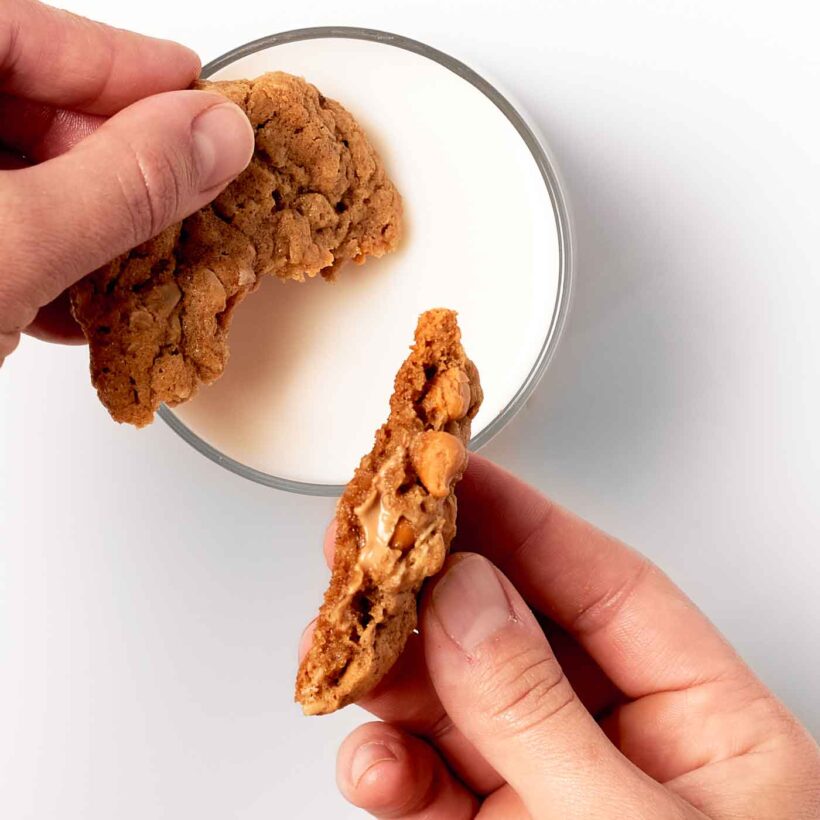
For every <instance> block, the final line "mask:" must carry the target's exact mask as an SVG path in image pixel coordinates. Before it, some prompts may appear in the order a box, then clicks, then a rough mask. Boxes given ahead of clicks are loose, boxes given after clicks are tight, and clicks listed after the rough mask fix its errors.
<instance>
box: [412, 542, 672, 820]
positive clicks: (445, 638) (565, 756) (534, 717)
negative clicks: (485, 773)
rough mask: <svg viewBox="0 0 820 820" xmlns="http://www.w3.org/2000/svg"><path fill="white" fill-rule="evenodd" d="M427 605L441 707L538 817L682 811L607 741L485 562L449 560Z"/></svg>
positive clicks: (425, 620) (529, 617) (523, 609)
mask: <svg viewBox="0 0 820 820" xmlns="http://www.w3.org/2000/svg"><path fill="white" fill-rule="evenodd" d="M425 604H426V605H425V606H424V608H423V614H422V625H423V634H424V644H425V653H426V657H427V665H428V669H429V670H430V676H431V678H432V681H433V684H434V686H435V687H436V691H437V692H438V694H439V697H440V698H441V702H442V705H443V706H444V708H445V709H446V710H447V712H448V714H449V715H450V717H451V718H452V719H453V721H454V723H455V724H456V725H457V726H458V727H459V728H460V729H461V731H462V732H463V733H464V735H465V736H466V737H467V738H468V739H469V740H470V741H471V742H473V743H474V744H475V746H476V748H477V749H478V750H479V752H481V754H482V755H483V756H484V757H485V759H486V760H487V761H488V762H489V763H490V764H492V765H493V766H494V767H495V768H496V770H497V771H498V772H499V773H500V774H501V775H502V776H503V777H504V779H505V780H506V781H507V782H508V783H509V784H510V786H512V788H513V789H514V790H515V792H516V793H517V794H518V795H519V796H520V797H521V799H522V800H523V802H524V804H525V805H526V806H527V808H528V809H529V811H530V813H531V814H532V815H533V816H534V817H536V818H550V819H551V818H567V819H568V820H571V818H581V817H583V818H586V817H609V816H612V815H611V809H612V806H613V805H615V804H616V805H619V810H620V813H619V815H618V816H623V817H630V818H633V817H634V818H641V817H667V816H670V812H671V810H672V809H673V808H674V809H675V810H676V811H677V810H678V808H680V807H679V806H677V805H676V804H673V803H672V802H671V801H672V800H673V798H671V797H670V796H668V795H667V793H666V792H665V790H664V789H663V788H662V787H661V786H659V785H658V784H657V783H655V781H653V780H651V779H650V778H649V777H647V776H646V775H645V774H643V773H642V772H641V771H639V770H638V769H637V768H636V767H635V766H633V765H632V764H631V763H630V762H629V761H627V760H626V758H624V757H623V756H622V755H621V754H620V753H619V752H618V751H617V750H616V749H615V747H614V746H613V745H612V744H611V743H610V742H609V741H608V739H607V738H606V736H605V735H604V734H603V732H602V731H601V729H600V727H599V726H598V725H597V724H596V723H595V721H594V720H593V719H592V717H591V716H590V714H589V713H588V712H587V711H586V709H584V707H583V705H582V704H581V702H580V701H579V700H578V698H577V696H576V694H575V692H574V691H573V690H572V687H571V686H570V685H569V682H568V681H567V679H566V677H565V676H564V674H563V671H562V670H561V667H560V665H559V664H558V662H557V660H556V658H555V656H554V655H553V653H552V650H551V648H550V646H549V644H548V643H547V640H546V637H545V636H544V633H543V632H542V630H541V628H540V627H539V625H538V622H537V620H536V619H535V617H534V615H533V614H532V612H531V611H530V610H529V608H528V607H527V605H526V604H525V602H524V600H523V599H522V598H521V596H520V595H519V594H518V593H517V592H516V590H515V588H514V587H513V586H512V584H510V583H509V581H508V580H507V579H506V578H504V577H503V576H502V575H501V574H500V573H499V572H498V571H497V570H496V569H495V568H494V567H493V566H492V564H490V563H489V562H488V561H487V560H486V559H485V558H483V557H481V556H479V555H475V554H465V555H461V556H455V557H454V558H451V559H449V561H448V564H447V567H446V572H445V573H444V575H443V576H442V577H441V578H440V579H439V580H438V581H437V583H436V584H435V586H434V587H433V589H432V592H431V593H430V594H428V595H427V596H426V599H425ZM681 805H682V804H681ZM671 816H675V815H671Z"/></svg>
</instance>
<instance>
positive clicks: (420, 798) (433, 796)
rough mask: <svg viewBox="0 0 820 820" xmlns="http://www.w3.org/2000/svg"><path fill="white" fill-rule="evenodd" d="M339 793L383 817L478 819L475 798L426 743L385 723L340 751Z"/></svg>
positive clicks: (368, 727)
mask: <svg viewBox="0 0 820 820" xmlns="http://www.w3.org/2000/svg"><path fill="white" fill-rule="evenodd" d="M336 781H337V784H338V786H339V791H341V793H342V795H343V796H344V797H345V799H346V800H348V801H349V802H350V803H352V804H353V805H354V806H358V807H359V808H361V809H364V810H366V811H368V812H370V813H371V814H375V815H376V816H377V817H405V816H414V817H415V816H424V817H425V818H430V820H444V818H453V817H472V816H473V814H474V809H475V806H476V799H475V797H474V796H473V795H472V794H470V792H468V791H467V790H466V789H465V788H464V786H462V785H461V784H460V783H458V782H457V781H456V780H455V779H454V778H453V776H452V774H451V773H450V772H449V770H448V769H447V767H446V766H445V765H444V763H443V761H442V760H441V758H440V757H439V756H438V755H437V754H436V752H435V751H434V750H433V749H432V748H431V747H430V746H428V745H427V744H426V743H425V742H424V741H422V740H420V739H419V738H417V737H414V736H413V735H408V734H407V733H405V732H403V731H401V730H400V729H398V728H396V727H394V726H390V725H389V724H385V723H367V724H365V725H364V726H360V727H359V728H358V729H356V730H355V731H354V732H353V733H352V734H350V735H349V736H348V737H347V738H346V739H345V741H344V742H343V743H342V746H341V747H340V749H339V754H338V757H337V766H336Z"/></svg>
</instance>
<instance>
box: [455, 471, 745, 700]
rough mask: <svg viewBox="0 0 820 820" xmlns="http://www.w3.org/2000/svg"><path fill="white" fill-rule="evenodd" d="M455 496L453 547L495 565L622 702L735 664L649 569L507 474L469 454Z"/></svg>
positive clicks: (699, 617)
mask: <svg viewBox="0 0 820 820" xmlns="http://www.w3.org/2000/svg"><path fill="white" fill-rule="evenodd" d="M459 496H460V505H459V535H458V544H459V545H460V546H462V547H467V548H469V549H473V550H477V551H480V552H481V553H482V554H484V555H486V556H487V557H488V558H489V559H490V560H491V561H493V562H494V563H496V564H497V565H498V567H499V569H501V570H502V571H503V572H504V573H505V574H506V575H507V576H508V577H509V578H510V581H511V582H512V583H513V584H514V585H515V586H516V588H517V589H519V590H520V592H521V594H522V595H523V596H524V598H525V599H526V600H527V601H528V602H529V603H530V605H532V606H533V607H534V608H536V609H537V610H539V611H541V612H542V613H544V614H546V615H547V616H548V617H549V618H551V619H552V620H554V621H555V622H557V623H558V624H560V625H561V626H562V627H563V628H564V629H566V630H567V631H568V632H569V633H570V634H571V635H573V637H575V638H576V639H577V640H578V641H579V642H580V643H581V644H582V645H583V647H584V648H585V649H586V650H587V651H588V652H589V654H590V655H591V656H592V658H593V659H594V660H595V662H596V663H597V664H598V665H599V666H600V667H601V669H602V670H603V671H604V672H605V673H606V674H607V676H608V677H609V678H610V679H611V680H612V682H613V683H614V684H615V685H616V686H617V687H618V688H619V689H620V690H621V691H622V692H623V693H624V694H626V695H628V696H629V697H632V698H636V697H641V696H643V695H646V694H649V693H652V692H658V691H664V690H669V689H682V688H686V687H689V686H693V685H696V684H699V683H702V682H703V681H705V680H710V679H718V678H720V677H721V676H723V675H727V674H731V673H736V672H737V670H738V669H739V668H741V667H742V666H743V665H742V662H741V661H740V660H739V659H738V657H737V655H736V654H735V653H734V651H733V650H732V648H731V647H730V646H729V645H728V644H727V643H726V641H725V640H724V639H723V637H722V636H721V635H720V633H719V632H718V631H717V630H716V629H715V628H714V627H713V626H712V624H711V623H710V622H709V621H708V620H707V618H706V617H705V616H704V615H703V614H702V613H700V612H699V611H698V609H697V608H696V607H695V606H694V604H693V603H692V602H691V601H690V600H689V599H688V598H687V597H686V596H685V595H684V594H683V593H682V592H681V591H680V590H679V589H678V588H677V587H676V586H675V585H674V584H673V583H672V582H671V581H670V580H669V579H668V578H667V577H666V576H665V575H664V574H663V573H662V572H661V571H660V570H659V569H658V568H657V567H655V566H654V565H653V564H651V563H650V562H649V561H648V560H647V559H646V558H644V557H643V556H642V555H640V554H639V553H637V552H635V551H634V550H632V549H630V548H629V547H627V546H625V545H624V544H622V543H621V542H620V541H618V540H617V539H615V538H613V537H611V536H609V535H606V534H605V533H602V532H601V531H600V530H597V529H596V528H595V527H593V526H592V525H590V524H588V523H586V522H585V521H582V520H581V519H579V518H577V517H576V516H575V515H573V514H572V513H571V512H569V511H568V510H565V509H563V508H562V507H560V506H559V505H558V504H554V503H552V502H550V501H548V500H547V499H546V498H544V497H543V496H542V495H541V494H540V493H539V492H538V491H537V490H535V489H533V488H532V487H529V486H528V485H526V484H524V483H523V482H522V481H520V480H519V479H517V478H515V476H512V475H510V474H509V473H507V472H506V471H504V470H502V469H501V468H499V467H497V466H495V465H494V464H492V463H491V462H489V461H487V460H486V459H483V458H481V457H479V456H473V457H472V458H471V459H470V466H469V468H468V470H467V473H466V474H465V476H464V480H463V481H462V483H461V485H460V493H459Z"/></svg>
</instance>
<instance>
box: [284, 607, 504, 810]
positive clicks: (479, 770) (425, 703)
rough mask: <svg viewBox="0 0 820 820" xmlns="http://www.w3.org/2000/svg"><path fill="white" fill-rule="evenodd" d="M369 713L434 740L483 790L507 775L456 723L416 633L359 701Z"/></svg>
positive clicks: (308, 630)
mask: <svg viewBox="0 0 820 820" xmlns="http://www.w3.org/2000/svg"><path fill="white" fill-rule="evenodd" d="M315 629H316V619H315V618H314V620H312V621H311V622H310V623H309V624H308V625H307V627H305V630H304V632H302V636H301V638H300V639H299V660H300V661H301V660H302V658H303V657H304V656H305V655H306V654H307V651H308V649H309V648H310V643H311V641H312V640H313V633H314V631H315ZM357 705H358V706H361V707H362V708H363V709H366V710H367V711H368V712H370V714H372V715H375V716H376V717H378V718H381V719H382V720H384V721H386V722H387V723H390V724H392V725H394V726H396V727H397V728H400V729H402V730H404V731H406V732H410V733H412V734H414V735H420V736H421V737H424V738H426V739H427V740H429V741H430V743H432V744H433V745H434V746H436V748H437V749H438V750H439V751H440V753H441V754H442V755H443V756H444V758H445V760H446V761H447V763H448V764H449V765H450V767H451V768H452V769H453V770H454V771H455V772H456V774H457V775H458V776H459V777H460V778H461V780H462V781H463V782H464V783H466V784H467V785H468V786H469V787H470V788H471V789H472V790H473V791H474V792H476V793H478V794H488V793H489V792H491V791H494V790H495V789H497V788H498V787H499V786H501V785H502V784H503V782H504V781H503V780H502V778H501V777H500V776H499V774H498V773H497V772H496V771H495V769H493V768H492V766H490V765H489V764H488V763H487V761H486V760H484V758H483V757H482V756H481V755H480V754H479V753H478V751H477V750H476V749H475V747H474V746H473V745H472V744H471V743H470V742H469V741H468V740H467V739H466V738H465V737H464V735H462V734H461V732H460V731H459V730H458V729H457V728H455V726H454V725H453V722H452V720H450V718H449V716H448V715H447V713H446V712H445V711H444V707H442V705H441V701H440V700H439V698H438V695H437V694H436V691H435V689H434V688H433V684H432V683H431V681H430V678H429V676H428V675H427V667H426V663H425V660H424V648H423V647H422V644H421V639H420V637H419V636H418V635H411V636H410V640H408V642H407V645H406V646H405V648H404V652H403V653H402V654H401V655H400V656H399V659H398V660H397V661H396V663H395V664H393V666H392V667H391V669H390V670H389V671H388V673H387V674H386V675H385V676H384V678H382V680H381V681H380V682H379V683H378V685H377V686H375V687H374V688H373V689H372V690H371V691H370V692H368V693H367V694H366V695H365V696H364V697H363V698H361V699H360V700H359V701H358V702H357Z"/></svg>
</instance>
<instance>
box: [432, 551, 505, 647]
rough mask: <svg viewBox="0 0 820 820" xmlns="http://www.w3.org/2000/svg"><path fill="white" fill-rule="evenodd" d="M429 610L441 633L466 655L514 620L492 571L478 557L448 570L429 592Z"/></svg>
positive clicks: (460, 562)
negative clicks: (435, 619)
mask: <svg viewBox="0 0 820 820" xmlns="http://www.w3.org/2000/svg"><path fill="white" fill-rule="evenodd" d="M433 609H434V610H435V614H436V616H437V617H438V619H439V622H440V623H441V625H442V627H443V628H444V631H445V632H446V633H447V634H448V635H449V636H450V638H451V639H452V640H453V641H455V643H457V644H458V645H459V646H460V647H461V648H462V649H463V650H464V651H465V652H467V653H468V654H470V653H472V652H473V651H474V650H475V649H476V647H478V646H479V644H481V643H483V642H484V641H486V640H487V639H488V638H491V637H492V636H493V635H495V634H496V632H498V631H499V630H501V629H503V628H504V627H505V626H506V625H507V624H509V623H510V621H512V620H513V618H514V613H513V610H512V607H511V606H510V602H509V600H508V599H507V594H506V593H505V592H504V587H502V586H501V581H500V580H499V578H498V575H497V573H496V571H495V570H494V569H493V567H492V565H491V564H490V562H489V561H487V560H485V559H484V558H482V557H481V556H479V555H470V556H468V557H467V558H462V559H461V560H460V561H457V562H456V563H454V564H453V565H452V567H450V569H449V570H448V571H447V574H446V575H445V576H444V577H443V578H442V579H441V580H440V581H439V582H438V583H437V584H436V586H435V588H434V589H433Z"/></svg>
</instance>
